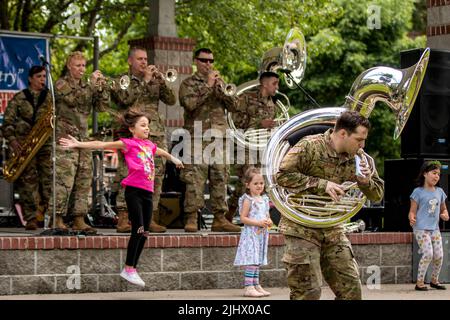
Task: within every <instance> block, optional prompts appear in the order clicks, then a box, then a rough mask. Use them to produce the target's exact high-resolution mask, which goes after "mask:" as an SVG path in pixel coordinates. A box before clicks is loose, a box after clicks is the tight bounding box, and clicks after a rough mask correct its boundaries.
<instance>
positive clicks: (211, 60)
mask: <svg viewBox="0 0 450 320" xmlns="http://www.w3.org/2000/svg"><path fill="white" fill-rule="evenodd" d="M195 59H197V60H198V61H200V62H203V63H207V62H209V63H214V59H208V58H195Z"/></svg>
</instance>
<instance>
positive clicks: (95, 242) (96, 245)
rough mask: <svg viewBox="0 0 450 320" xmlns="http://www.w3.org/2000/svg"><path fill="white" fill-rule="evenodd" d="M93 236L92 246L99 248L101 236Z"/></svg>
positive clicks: (100, 246)
mask: <svg viewBox="0 0 450 320" xmlns="http://www.w3.org/2000/svg"><path fill="white" fill-rule="evenodd" d="M93 238H94V248H95V249H101V248H102V237H97V236H95V237H93Z"/></svg>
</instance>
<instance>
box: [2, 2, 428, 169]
mask: <svg viewBox="0 0 450 320" xmlns="http://www.w3.org/2000/svg"><path fill="white" fill-rule="evenodd" d="M5 3H6V8H7V12H6V11H5V10H2V12H0V16H1V18H2V19H0V23H2V26H1V27H2V28H6V29H11V30H22V31H30V32H45V33H53V34H65V35H78V36H94V35H97V36H98V37H99V40H100V52H101V53H100V57H101V59H100V64H99V68H100V70H102V71H103V73H104V74H106V75H108V76H111V75H116V74H119V73H122V72H125V71H126V70H127V68H128V66H127V63H126V59H127V50H128V43H127V42H128V40H130V39H138V38H143V37H145V36H146V35H147V29H148V24H149V21H148V20H149V18H148V17H149V10H150V9H149V1H147V0H131V1H129V0H127V1H124V0H109V1H104V0H76V1H74V0H62V1H56V2H51V3H50V2H49V1H45V0H34V1H25V0H23V1H20V0H15V1H13V0H9V1H8V0H5V1H4V2H3V3H2V8H5ZM25 3H29V4H30V6H29V8H28V11H27V10H25V8H24V6H22V5H19V4H25ZM71 4H75V5H77V6H78V7H79V8H80V11H81V23H80V26H79V28H75V29H74V28H70V24H68V21H67V18H69V17H70V16H71V15H72V14H73V10H72V9H71V6H70V5H71ZM175 5H176V23H177V28H178V35H179V36H180V37H188V38H193V39H196V41H197V48H198V47H210V48H211V49H212V50H213V51H214V55H215V59H216V61H217V63H216V68H217V69H218V70H219V71H220V72H221V74H222V75H223V76H224V79H225V81H227V82H232V83H235V84H237V85H239V84H241V83H243V82H245V81H249V80H253V79H255V78H256V77H257V73H258V67H259V64H260V59H261V57H262V55H263V54H264V52H266V51H267V50H268V49H271V48H272V47H275V46H278V47H279V46H283V44H284V40H285V37H286V34H287V31H288V30H289V29H290V28H291V27H293V26H296V27H298V28H299V29H300V30H302V32H303V34H304V35H305V38H306V41H307V67H306V73H305V76H304V79H303V81H302V85H303V86H304V87H305V89H306V90H307V92H308V93H309V94H310V95H311V96H312V97H313V98H314V99H315V100H316V101H317V102H318V103H319V104H320V105H322V106H339V105H342V104H343V103H344V101H345V95H346V94H347V93H348V92H349V90H350V87H351V85H352V83H353V82H354V80H355V79H356V77H357V76H358V75H359V74H360V73H361V72H362V71H364V70H366V69H369V68H371V67H374V66H380V65H386V66H390V67H395V68H399V60H400V59H399V56H400V55H399V52H400V51H402V50H405V49H410V48H417V47H424V46H425V42H426V39H425V36H424V35H423V34H424V31H425V30H424V29H425V26H426V7H425V2H424V1H419V0H359V1H348V0H308V1H304V0H291V1H284V0H271V1H267V0H176V1H175ZM371 6H377V7H371ZM370 8H378V9H380V21H379V22H380V28H379V29H371V28H369V27H368V21H369V22H373V21H375V20H373V13H374V12H373V11H371V10H369V9H370ZM5 15H6V19H5ZM5 20H6V25H5V22H4V21H5ZM412 33H413V34H415V35H417V34H422V36H418V37H415V38H411V37H409V36H408V35H411V34H412ZM51 47H52V52H51V54H52V64H53V65H54V70H53V74H54V78H57V77H59V76H60V75H61V74H62V72H63V69H64V64H65V58H66V56H67V54H68V53H69V52H71V51H73V50H75V49H77V50H82V51H84V52H85V53H86V56H88V57H92V56H93V43H92V41H78V40H74V39H61V38H54V39H52V41H51ZM91 62H92V61H91ZM90 71H92V64H90V66H89V68H88V72H90ZM280 91H282V92H284V93H285V94H287V95H288V96H289V98H290V100H291V104H292V105H293V109H292V110H290V112H291V114H295V113H298V112H300V111H302V110H306V109H309V108H313V107H315V106H314V105H313V104H312V103H311V102H310V101H308V100H307V99H306V98H305V95H304V94H303V93H302V92H301V91H300V90H291V89H288V88H287V87H286V86H285V84H284V83H281V87H280ZM370 120H371V122H372V124H373V129H372V130H371V134H370V136H369V140H368V146H367V150H368V152H369V153H370V154H373V155H375V158H376V160H377V162H378V168H380V171H382V165H381V164H382V163H383V162H382V161H383V160H384V159H385V158H397V157H399V153H400V152H399V141H393V140H392V138H391V137H392V136H393V130H394V118H393V115H392V112H391V111H390V110H388V108H387V107H386V106H383V105H382V104H380V105H379V106H377V107H376V108H375V110H374V111H373V113H372V115H371V117H370ZM110 121H111V117H110V116H109V115H108V114H100V115H99V123H100V124H99V127H100V128H101V127H102V126H107V125H108V123H109V122H110Z"/></svg>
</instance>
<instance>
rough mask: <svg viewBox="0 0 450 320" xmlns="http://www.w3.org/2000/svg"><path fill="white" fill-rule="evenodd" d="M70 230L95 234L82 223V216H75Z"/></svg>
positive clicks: (89, 227)
mask: <svg viewBox="0 0 450 320" xmlns="http://www.w3.org/2000/svg"><path fill="white" fill-rule="evenodd" d="M72 230H76V231H85V232H90V233H95V232H97V230H96V229H94V228H92V227H91V226H90V225H87V224H86V223H85V222H84V217H82V216H76V217H74V218H73V225H72Z"/></svg>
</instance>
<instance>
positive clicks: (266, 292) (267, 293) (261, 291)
mask: <svg viewBox="0 0 450 320" xmlns="http://www.w3.org/2000/svg"><path fill="white" fill-rule="evenodd" d="M255 289H256V291H258V292H260V293H262V294H263V295H264V296H265V297H268V296H270V292H269V291H266V290H264V289H263V288H262V287H261V286H259V285H258V286H255Z"/></svg>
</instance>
